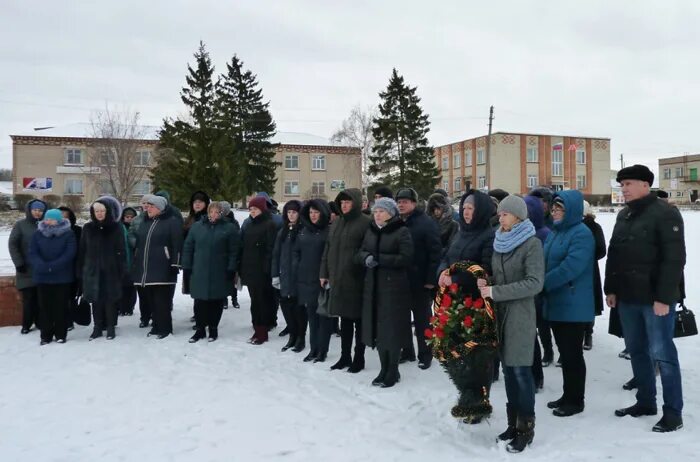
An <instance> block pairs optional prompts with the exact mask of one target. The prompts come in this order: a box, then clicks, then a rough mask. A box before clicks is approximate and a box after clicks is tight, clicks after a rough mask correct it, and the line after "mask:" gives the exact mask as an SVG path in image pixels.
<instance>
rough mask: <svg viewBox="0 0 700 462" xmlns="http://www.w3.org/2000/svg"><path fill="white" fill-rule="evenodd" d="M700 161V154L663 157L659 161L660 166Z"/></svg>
mask: <svg viewBox="0 0 700 462" xmlns="http://www.w3.org/2000/svg"><path fill="white" fill-rule="evenodd" d="M698 161H700V154H687V155H684V156H675V157H662V158H660V159H659V165H669V164H682V163H685V162H698Z"/></svg>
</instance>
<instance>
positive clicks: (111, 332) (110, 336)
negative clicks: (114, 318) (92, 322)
mask: <svg viewBox="0 0 700 462" xmlns="http://www.w3.org/2000/svg"><path fill="white" fill-rule="evenodd" d="M116 336H117V334H116V333H115V332H114V326H110V327H107V340H114V337H116Z"/></svg>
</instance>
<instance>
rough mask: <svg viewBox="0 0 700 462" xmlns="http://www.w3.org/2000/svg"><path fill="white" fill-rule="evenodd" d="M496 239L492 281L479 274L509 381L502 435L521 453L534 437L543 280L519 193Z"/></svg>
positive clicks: (501, 210) (508, 203)
mask: <svg viewBox="0 0 700 462" xmlns="http://www.w3.org/2000/svg"><path fill="white" fill-rule="evenodd" d="M498 222H499V224H500V227H499V228H498V230H497V231H496V237H495V239H494V241H493V249H494V253H493V257H492V259H491V267H492V271H493V277H492V281H491V282H492V283H493V285H491V286H489V285H488V282H487V281H486V280H485V279H479V281H478V285H479V287H480V289H481V296H482V297H484V298H486V297H490V298H491V299H492V300H493V301H494V302H496V320H497V321H498V339H499V353H500V357H501V361H502V363H503V376H504V379H505V385H506V396H507V399H508V402H507V403H506V414H507V417H508V428H507V429H506V430H505V431H504V432H503V433H501V434H500V435H498V439H499V440H501V441H509V443H508V446H507V450H508V452H521V451H523V449H525V447H526V446H528V445H529V444H530V443H532V440H533V438H534V437H535V382H534V379H533V377H532V361H533V355H534V349H535V341H534V340H535V335H536V334H537V331H536V328H537V326H536V314H535V296H536V295H537V294H538V293H540V291H541V290H542V284H543V282H544V256H543V252H542V243H541V242H540V241H539V239H538V238H537V236H536V235H535V227H534V225H533V224H532V222H531V221H530V220H529V219H528V217H527V205H526V204H525V201H524V200H523V199H522V198H520V197H518V196H514V195H510V196H507V197H506V198H505V199H503V200H502V201H501V202H500V203H499V204H498Z"/></svg>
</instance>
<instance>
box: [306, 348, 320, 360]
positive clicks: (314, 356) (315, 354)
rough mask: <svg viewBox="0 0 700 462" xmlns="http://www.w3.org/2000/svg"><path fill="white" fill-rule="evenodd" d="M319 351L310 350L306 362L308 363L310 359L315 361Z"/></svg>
mask: <svg viewBox="0 0 700 462" xmlns="http://www.w3.org/2000/svg"><path fill="white" fill-rule="evenodd" d="M317 355H318V353H316V352H315V351H314V350H311V351H309V354H308V355H306V356H305V357H304V362H305V363H308V362H309V361H313V360H314V359H316V356H317Z"/></svg>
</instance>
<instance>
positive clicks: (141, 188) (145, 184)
mask: <svg viewBox="0 0 700 462" xmlns="http://www.w3.org/2000/svg"><path fill="white" fill-rule="evenodd" d="M150 192H151V180H141V181H139V182H138V183H136V184H135V185H134V189H133V190H132V191H131V194H133V195H134V196H143V195H144V194H149V193H150Z"/></svg>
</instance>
